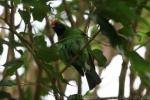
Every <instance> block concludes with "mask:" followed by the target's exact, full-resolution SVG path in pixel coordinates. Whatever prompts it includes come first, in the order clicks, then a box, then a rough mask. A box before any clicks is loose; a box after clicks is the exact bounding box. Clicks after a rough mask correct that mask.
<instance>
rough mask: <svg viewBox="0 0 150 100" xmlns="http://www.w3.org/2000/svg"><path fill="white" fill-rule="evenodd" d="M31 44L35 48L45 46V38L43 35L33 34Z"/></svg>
mask: <svg viewBox="0 0 150 100" xmlns="http://www.w3.org/2000/svg"><path fill="white" fill-rule="evenodd" d="M33 45H34V47H35V48H37V49H41V48H45V47H46V42H45V39H44V35H40V36H35V37H34V42H33Z"/></svg>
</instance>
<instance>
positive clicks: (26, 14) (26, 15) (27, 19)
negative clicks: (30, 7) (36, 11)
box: [18, 9, 31, 24]
mask: <svg viewBox="0 0 150 100" xmlns="http://www.w3.org/2000/svg"><path fill="white" fill-rule="evenodd" d="M18 12H19V14H20V16H21V17H22V19H23V20H24V22H25V24H28V23H29V22H30V19H31V17H30V13H29V12H28V11H22V10H20V9H19V10H18Z"/></svg>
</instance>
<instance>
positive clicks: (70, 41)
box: [51, 20, 101, 90]
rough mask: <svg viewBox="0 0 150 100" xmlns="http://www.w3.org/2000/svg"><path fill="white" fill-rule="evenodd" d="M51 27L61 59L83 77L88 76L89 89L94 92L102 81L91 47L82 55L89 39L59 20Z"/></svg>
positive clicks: (52, 23) (53, 22) (75, 28)
mask: <svg viewBox="0 0 150 100" xmlns="http://www.w3.org/2000/svg"><path fill="white" fill-rule="evenodd" d="M51 25H52V27H53V29H54V31H55V33H56V34H57V36H58V41H60V42H59V55H60V59H61V60H62V61H63V62H64V63H65V64H67V65H72V66H73V67H74V68H75V69H76V70H77V71H78V72H79V74H80V75H81V76H84V75H85V76H86V79H87V82H88V86H89V89H90V90H92V89H93V88H95V87H96V86H97V85H98V84H99V83H101V79H100V77H99V75H98V74H97V73H96V71H95V65H94V62H93V61H94V58H93V56H92V53H91V52H92V50H91V48H90V46H88V47H87V48H85V49H84V50H83V52H82V53H80V50H81V49H82V48H83V46H84V45H85V44H86V41H87V37H86V35H85V34H84V32H82V31H81V30H80V29H78V28H77V27H68V26H67V25H65V24H63V23H61V22H60V21H58V20H53V21H52V22H51ZM78 53H80V55H79V56H78V58H77V59H76V60H74V62H72V63H71V64H70V63H69V62H70V60H71V59H73V57H75V56H76V55H77V54H78Z"/></svg>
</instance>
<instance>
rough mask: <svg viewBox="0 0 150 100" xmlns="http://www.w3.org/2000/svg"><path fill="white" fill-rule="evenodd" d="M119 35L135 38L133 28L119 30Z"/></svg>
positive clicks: (126, 27)
mask: <svg viewBox="0 0 150 100" xmlns="http://www.w3.org/2000/svg"><path fill="white" fill-rule="evenodd" d="M119 33H121V34H122V35H124V36H126V37H130V36H133V35H134V33H135V32H134V31H133V29H132V27H131V26H125V27H123V28H121V29H120V30H119Z"/></svg>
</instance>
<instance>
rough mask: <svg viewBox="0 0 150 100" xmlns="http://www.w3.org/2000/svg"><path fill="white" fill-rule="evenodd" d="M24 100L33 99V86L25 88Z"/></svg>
mask: <svg viewBox="0 0 150 100" xmlns="http://www.w3.org/2000/svg"><path fill="white" fill-rule="evenodd" d="M24 100H33V93H32V88H31V87H27V88H25V92H24Z"/></svg>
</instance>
